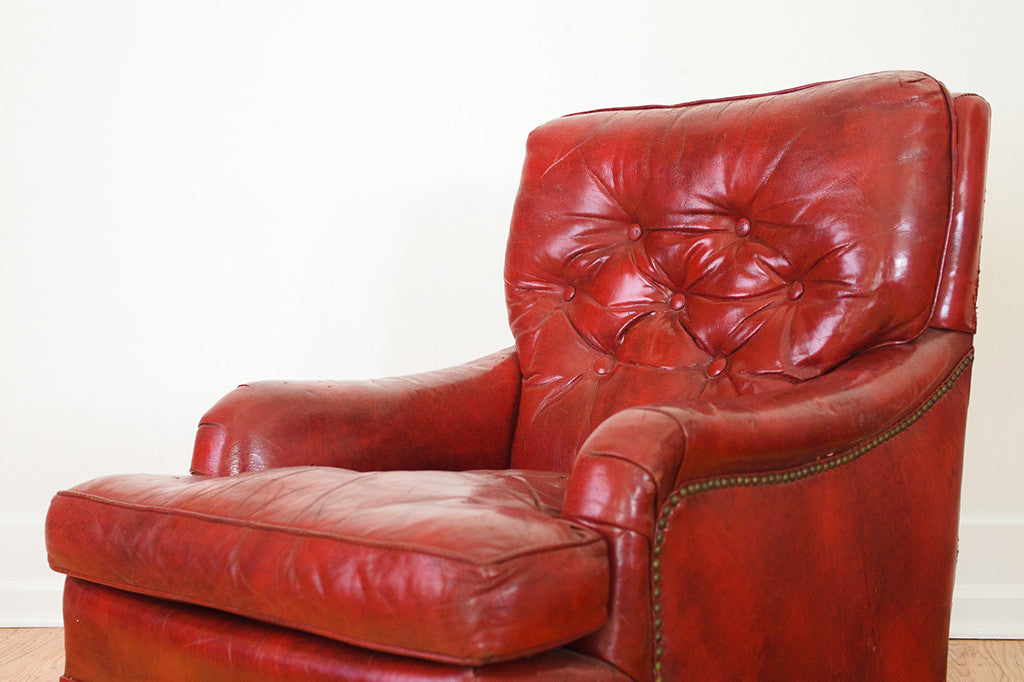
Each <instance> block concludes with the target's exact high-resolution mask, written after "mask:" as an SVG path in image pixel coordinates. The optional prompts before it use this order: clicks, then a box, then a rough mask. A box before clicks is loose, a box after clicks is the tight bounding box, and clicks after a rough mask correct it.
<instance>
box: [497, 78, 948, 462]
mask: <svg viewBox="0 0 1024 682" xmlns="http://www.w3.org/2000/svg"><path fill="white" fill-rule="evenodd" d="M950 116H951V115H950V100H949V96H948V94H947V93H946V92H945V90H944V88H943V87H942V85H941V84H940V83H938V82H936V81H935V80H933V79H931V78H929V77H926V76H924V75H922V74H916V73H902V72H901V73H885V74H875V75H871V76H864V77H860V78H854V79H850V80H846V81H839V82H834V83H824V84H818V85H813V86H808V87H804V88H799V89H795V90H790V91H785V92H780V93H774V94H770V95H761V96H753V97H743V98H734V99H728V100H719V101H708V102H697V103H692V104H683V105H677V106H656V107H643V108H631V109H612V110H604V111H596V112H588V113H582V114H575V115H571V116H567V117H564V118H560V119H557V120H555V121H552V122H551V123H548V124H546V125H544V126H542V127H540V128H538V129H537V130H535V131H534V132H533V133H532V134H531V135H530V139H529V142H528V145H527V158H526V163H525V167H524V170H523V177H522V184H521V187H520V192H519V195H518V198H517V201H516V205H515V210H514V214H513V219H512V229H511V234H510V237H509V242H508V252H507V261H506V272H505V280H506V295H507V299H508V306H509V319H510V322H511V326H512V331H513V333H514V335H515V339H516V347H517V349H518V352H519V358H520V363H521V366H522V371H523V391H522V400H521V405H520V410H519V417H518V425H517V431H516V439H515V443H514V445H513V453H512V465H513V466H515V467H530V468H539V469H553V470H561V471H567V470H568V469H569V467H570V466H571V464H572V460H573V457H574V456H575V453H576V451H577V449H578V448H579V445H580V444H581V443H582V441H583V439H584V438H586V436H587V435H589V433H590V432H591V431H592V430H593V428H594V427H596V426H597V425H598V424H599V423H600V422H601V421H602V420H603V419H605V418H607V417H608V416H610V415H611V414H613V413H615V412H617V411H618V410H620V409H623V408H626V407H630V406H634V405H639V404H647V403H657V402H666V401H690V400H696V399H701V400H714V399H716V398H723V397H728V396H733V395H737V394H749V393H756V392H764V391H768V390H771V389H773V388H777V387H780V386H786V385H790V384H792V383H795V382H800V381H805V380H808V379H811V378H813V377H815V376H818V375H820V374H822V373H823V372H827V371H828V370H829V369H831V368H833V367H835V366H836V365H838V364H839V363H842V362H843V361H845V360H847V359H848V358H849V357H851V356H852V355H854V354H856V353H859V352H861V351H864V350H866V349H869V348H873V347H876V346H879V345H883V344H890V343H897V342H902V341H907V340H910V339H913V338H914V337H915V336H917V335H918V334H920V333H921V332H922V331H923V330H924V328H925V327H926V326H927V325H928V322H929V318H930V315H931V311H932V307H933V304H934V301H935V296H936V287H937V284H938V281H939V275H940V270H941V268H942V260H943V254H944V248H945V243H946V234H947V227H948V225H949V211H950V187H951V182H952V180H951V156H952V155H951V121H950Z"/></svg>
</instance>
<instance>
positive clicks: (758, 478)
mask: <svg viewBox="0 0 1024 682" xmlns="http://www.w3.org/2000/svg"><path fill="white" fill-rule="evenodd" d="M973 361H974V351H971V352H970V353H968V354H967V356H966V357H965V358H964V359H963V360H961V361H960V364H959V365H957V366H956V369H954V370H953V372H952V373H951V374H950V375H949V379H947V380H946V383H944V384H943V385H942V386H940V387H939V388H938V389H937V390H936V391H935V393H933V394H932V395H931V397H929V398H928V400H926V401H925V402H924V403H923V404H922V405H921V406H920V407H919V408H918V409H917V410H916V411H915V412H914V413H913V414H911V415H910V416H908V417H907V418H906V419H904V420H903V421H902V422H900V423H899V424H896V425H895V426H893V427H892V428H890V429H888V430H887V431H884V432H882V433H881V434H879V435H878V436H875V437H874V438H872V439H871V440H870V441H868V442H867V443H864V444H862V445H861V446H859V447H857V448H854V449H853V450H850V451H849V452H845V453H843V454H841V455H838V456H835V457H832V458H830V459H828V460H826V461H824V462H815V463H814V464H805V465H804V466H802V467H800V468H798V469H792V470H790V471H781V472H774V473H770V474H755V475H750V474H747V475H733V476H722V477H720V478H714V479H709V480H704V481H693V482H692V483H687V484H686V485H684V486H683V487H681V488H679V489H677V490H676V491H675V492H673V493H672V494H671V495H669V498H668V502H667V503H666V504H665V506H664V507H662V509H661V514H659V517H658V523H657V527H658V531H656V532H655V535H654V548H653V550H652V554H653V555H654V556H655V557H660V556H661V552H662V545H663V544H664V543H665V534H664V532H663V531H665V530H667V529H668V517H669V516H670V515H671V514H672V511H673V510H674V509H675V507H677V506H678V505H679V503H680V502H682V501H683V498H684V497H688V496H691V495H695V494H697V493H702V492H706V491H708V490H714V489H717V488H734V487H737V486H751V485H754V486H762V485H775V484H778V483H789V482H791V481H797V480H800V479H804V478H807V477H808V476H813V475H815V474H820V473H823V472H826V471H831V470H832V469H836V468H838V467H841V466H843V465H845V464H849V463H850V462H852V461H854V460H855V459H859V458H860V457H861V456H862V455H864V454H866V453H868V452H870V451H871V450H874V449H875V448H877V447H878V446H879V445H881V444H882V443H884V442H886V441H887V440H889V439H891V438H893V437H894V436H897V435H899V434H900V433H902V432H904V431H906V430H907V429H908V428H910V426H911V425H912V424H914V422H916V421H917V420H919V419H920V418H921V417H923V416H924V415H925V413H926V412H928V410H930V409H931V408H932V407H934V406H935V403H937V402H938V401H939V399H940V398H941V397H942V396H944V395H946V394H947V393H948V392H949V391H950V389H952V388H953V385H954V384H955V383H956V382H957V379H959V378H960V376H961V375H962V374H963V373H964V372H965V371H966V370H967V368H968V367H969V366H970V364H971V363H972V362H973ZM660 583H661V559H660V558H657V559H654V560H653V561H652V562H651V596H652V597H653V599H654V603H653V605H652V607H651V610H652V611H653V612H654V613H655V617H654V622H653V625H654V641H655V648H654V679H655V682H663V680H662V676H661V668H662V661H661V659H662V656H664V654H665V650H664V647H663V646H662V644H661V642H662V641H663V640H664V633H663V629H662V626H663V621H662V618H661V616H660V614H661V611H662V608H661V601H660V600H661V585H660Z"/></svg>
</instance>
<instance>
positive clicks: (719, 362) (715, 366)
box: [708, 358, 725, 377]
mask: <svg viewBox="0 0 1024 682" xmlns="http://www.w3.org/2000/svg"><path fill="white" fill-rule="evenodd" d="M724 371H725V358H715V359H714V360H712V361H711V364H709V365H708V376H711V377H717V376H718V375H719V374H721V373H722V372H724Z"/></svg>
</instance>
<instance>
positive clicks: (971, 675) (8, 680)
mask: <svg viewBox="0 0 1024 682" xmlns="http://www.w3.org/2000/svg"><path fill="white" fill-rule="evenodd" d="M62 672H64V642H63V639H62V630H61V628H0V680H3V682H32V681H34V680H47V681H48V682H57V680H58V678H60V675H61V673H62ZM947 679H948V680H957V681H960V680H964V681H967V680H977V681H984V682H995V681H997V680H999V681H1001V680H1005V681H1006V682H1020V681H1022V680H1024V640H992V639H988V640H985V639H953V640H950V642H949V676H948V677H947Z"/></svg>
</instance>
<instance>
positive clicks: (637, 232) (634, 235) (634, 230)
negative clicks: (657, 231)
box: [626, 223, 644, 241]
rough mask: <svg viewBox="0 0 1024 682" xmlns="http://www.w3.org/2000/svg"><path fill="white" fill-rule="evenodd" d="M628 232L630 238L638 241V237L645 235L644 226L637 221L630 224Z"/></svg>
mask: <svg viewBox="0 0 1024 682" xmlns="http://www.w3.org/2000/svg"><path fill="white" fill-rule="evenodd" d="M626 234H628V235H629V238H630V239H632V240H633V241H636V240H637V239H640V237H642V236H643V234H644V228H642V227H640V225H639V224H637V223H633V224H632V225H630V226H629V230H628V231H627V232H626Z"/></svg>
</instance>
